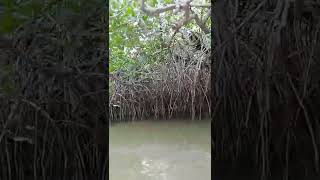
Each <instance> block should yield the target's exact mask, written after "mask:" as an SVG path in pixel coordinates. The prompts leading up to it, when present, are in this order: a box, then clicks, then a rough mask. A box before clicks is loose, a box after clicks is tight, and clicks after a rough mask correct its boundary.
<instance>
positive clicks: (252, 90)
mask: <svg viewBox="0 0 320 180" xmlns="http://www.w3.org/2000/svg"><path fill="white" fill-rule="evenodd" d="M319 7H320V4H319V3H318V2H315V1H307V0H305V1H299V0H297V1H293V2H291V1H290V2H289V1H255V0H252V1H242V0H240V1H233V0H227V1H217V2H215V3H214V9H213V19H214V20H213V22H215V24H214V25H213V37H214V41H213V42H214V45H213V47H214V62H215V64H214V67H215V69H214V73H216V74H215V76H214V79H215V80H214V82H215V85H214V89H215V92H214V95H215V97H214V102H216V105H215V111H214V112H215V113H214V121H213V124H212V133H213V136H212V138H213V142H214V144H213V153H212V157H213V160H212V161H213V170H214V172H213V178H214V179H227V178H232V177H227V176H230V175H231V174H232V175H234V176H233V178H237V179H239V177H247V178H246V179H250V178H251V179H315V178H319V148H320V134H319V132H320V131H319V128H320V124H319V115H320V114H319V111H317V110H316V109H317V107H318V105H319V102H320V99H319V95H320V89H319V80H320V79H319V77H320V76H319V75H320V71H319V68H320V66H319V63H318V59H319V58H320V54H319V53H318V49H319V47H320V41H319V40H320V39H319V35H320V34H319V25H318V24H319V14H318V13H316V12H319Z"/></svg>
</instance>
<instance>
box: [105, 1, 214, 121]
mask: <svg viewBox="0 0 320 180" xmlns="http://www.w3.org/2000/svg"><path fill="white" fill-rule="evenodd" d="M137 2H139V3H137ZM140 2H141V1H121V2H120V1H110V50H111V53H110V67H109V72H110V78H109V87H110V89H109V93H110V96H109V103H110V104H109V112H110V122H119V121H126V120H140V119H171V118H181V117H188V118H191V119H196V118H199V119H202V118H205V117H208V116H209V115H210V113H211V99H210V93H209V92H210V91H211V88H210V84H211V78H210V54H211V34H210V31H209V32H207V29H209V28H210V24H211V23H210V22H211V21H210V18H209V17H210V16H208V12H210V5H208V6H207V7H205V8H199V7H195V6H192V5H191V9H192V11H194V14H197V17H198V20H199V21H200V19H201V20H202V22H204V27H200V26H199V24H200V23H199V21H197V20H191V21H190V22H189V23H188V24H184V25H183V26H181V27H180V28H179V29H178V30H174V28H173V26H174V25H175V23H176V22H177V21H178V22H180V21H179V20H180V19H181V14H183V13H181V14H178V15H175V14H172V12H171V11H168V12H164V13H161V14H160V15H159V16H155V17H153V16H152V12H153V11H156V10H154V9H153V10H152V11H147V10H144V11H142V10H141V7H142V5H141V3H140ZM197 2H198V1H194V3H197ZM170 3H171V4H170ZM146 4H147V5H146V6H148V7H149V6H151V7H154V8H157V7H164V6H165V7H173V8H175V5H174V4H173V5H172V1H146ZM145 8H147V7H145ZM171 10H172V9H171ZM179 18H180V19H179ZM177 19H178V20H177ZM195 19H196V18H195Z"/></svg>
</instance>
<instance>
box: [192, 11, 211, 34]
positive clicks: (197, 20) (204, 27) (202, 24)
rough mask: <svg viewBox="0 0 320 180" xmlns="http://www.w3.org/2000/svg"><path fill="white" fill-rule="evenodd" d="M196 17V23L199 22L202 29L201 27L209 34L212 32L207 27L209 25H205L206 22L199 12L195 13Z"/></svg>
mask: <svg viewBox="0 0 320 180" xmlns="http://www.w3.org/2000/svg"><path fill="white" fill-rule="evenodd" d="M194 19H195V20H196V23H197V24H198V26H199V27H200V29H201V30H202V31H203V32H204V33H205V34H209V33H210V30H209V29H208V28H207V26H206V25H205V23H204V22H202V21H201V19H200V18H199V17H198V15H197V14H194Z"/></svg>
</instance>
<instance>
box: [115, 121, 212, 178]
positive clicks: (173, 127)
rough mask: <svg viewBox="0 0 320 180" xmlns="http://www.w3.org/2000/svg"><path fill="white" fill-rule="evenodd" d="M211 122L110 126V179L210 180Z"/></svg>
mask: <svg viewBox="0 0 320 180" xmlns="http://www.w3.org/2000/svg"><path fill="white" fill-rule="evenodd" d="M210 137H211V136H210V122H209V121H201V122H199V121H198V122H194V123H192V122H191V121H176V120H175V121H142V122H135V123H121V124H117V125H114V126H112V127H110V134H109V153H110V154H109V158H110V159H109V178H110V180H209V179H211V153H210V151H211V144H210Z"/></svg>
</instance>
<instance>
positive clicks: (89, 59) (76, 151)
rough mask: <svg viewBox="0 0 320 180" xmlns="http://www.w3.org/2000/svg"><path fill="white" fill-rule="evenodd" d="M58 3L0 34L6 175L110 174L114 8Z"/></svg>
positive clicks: (2, 174)
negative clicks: (74, 8)
mask: <svg viewBox="0 0 320 180" xmlns="http://www.w3.org/2000/svg"><path fill="white" fill-rule="evenodd" d="M56 3H57V4H56V6H53V7H54V8H53V9H52V11H51V12H48V14H46V15H43V16H42V17H39V18H35V19H34V20H30V21H29V22H26V23H25V24H23V25H22V26H20V27H19V28H18V29H16V30H15V31H14V32H12V33H11V35H10V36H7V37H5V36H3V37H1V38H0V64H1V66H0V132H1V133H0V164H1V168H0V179H4V180H19V179H66V180H70V179H75V180H81V179H83V180H87V179H107V174H108V173H107V171H108V169H107V162H108V161H107V158H108V157H107V153H108V152H107V147H108V146H107V144H108V124H107V105H106V104H107V103H108V98H107V87H108V81H107V76H106V70H107V67H106V65H105V64H106V61H107V48H106V45H107V42H108V41H107V37H106V36H107V29H106V28H107V22H106V21H107V17H106V15H107V14H108V11H107V5H106V4H105V3H104V2H103V1H90V4H87V3H84V4H83V6H82V7H80V9H79V11H76V12H74V11H71V10H70V9H68V8H64V6H63V2H60V3H61V4H59V2H56ZM55 8H56V9H55Z"/></svg>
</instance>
